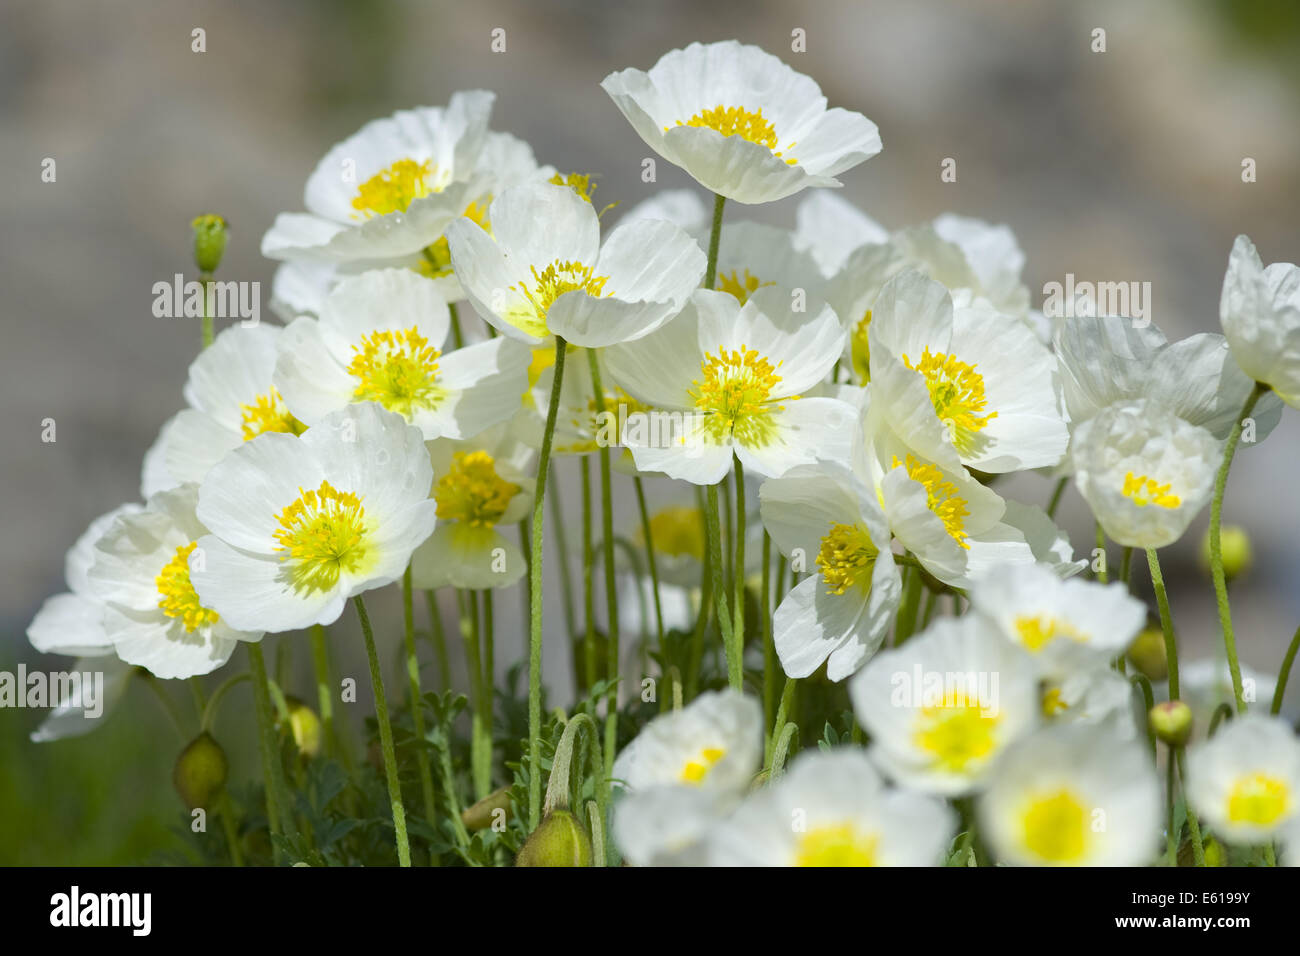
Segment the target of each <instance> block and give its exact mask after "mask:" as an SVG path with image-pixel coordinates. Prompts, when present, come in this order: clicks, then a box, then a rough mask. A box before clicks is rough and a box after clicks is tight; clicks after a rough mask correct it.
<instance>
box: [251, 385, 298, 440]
mask: <svg viewBox="0 0 1300 956" xmlns="http://www.w3.org/2000/svg"><path fill="white" fill-rule="evenodd" d="M239 410H240V419H241V422H242V424H241V426H240V428H241V430H242V431H243V435H244V441H248V440H249V439H250V438H256V437H257V436H258V435H262V434H265V433H266V432H285V433H287V434H290V435H301V434H302V433H303V432H305V431H306V430H307V426H306V425H304V424H303V423H302V422H300V421H298V419H296V418H294V417H293V415H291V414H290V413H289V409H288V408H286V407H285V404H284V399H283V398H282V397H281V396H280V390H279V389H278V388H276V387H275V386H274V385H272V386H271V390H270V391H269V392H267V393H266V394H265V395H259V396H257V398H256V399H254V400H253V404H251V405H240V406H239Z"/></svg>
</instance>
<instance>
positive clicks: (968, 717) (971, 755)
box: [915, 691, 1001, 773]
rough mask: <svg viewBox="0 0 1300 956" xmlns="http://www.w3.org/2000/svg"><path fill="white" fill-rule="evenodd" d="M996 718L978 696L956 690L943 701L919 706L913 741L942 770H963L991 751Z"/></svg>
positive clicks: (955, 771)
mask: <svg viewBox="0 0 1300 956" xmlns="http://www.w3.org/2000/svg"><path fill="white" fill-rule="evenodd" d="M999 720H1001V718H1000V717H999V715H998V714H997V713H995V712H991V711H990V710H989V709H988V708H986V707H985V706H984V704H983V703H982V702H981V701H980V700H979V699H978V698H971V697H967V696H966V694H965V693H963V692H961V691H957V692H956V693H954V694H953V695H952V697H951V698H950V699H948V700H945V701H944V702H943V703H942V704H936V705H932V706H929V707H924V708H922V709H921V712H920V714H919V716H918V720H917V728H916V735H915V741H916V745H917V746H918V747H919V748H920V749H922V750H924V751H925V752H927V753H928V754H930V755H931V756H932V757H933V758H934V762H935V763H936V764H938V765H939V767H941V768H943V769H944V770H949V771H952V772H954V773H965V772H967V770H968V769H969V765H970V764H971V763H973V762H975V761H979V760H982V759H984V758H986V757H988V756H990V755H991V754H992V753H993V749H994V747H996V746H997V738H996V737H995V735H994V731H995V730H996V729H997V725H998V722H999Z"/></svg>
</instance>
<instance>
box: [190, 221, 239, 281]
mask: <svg viewBox="0 0 1300 956" xmlns="http://www.w3.org/2000/svg"><path fill="white" fill-rule="evenodd" d="M190 226H191V227H193V229H194V264H195V265H197V266H198V267H199V271H200V272H208V273H212V272H216V271H217V266H219V265H221V257H222V256H224V255H225V254H226V240H227V239H229V238H230V228H229V226H227V225H226V220H225V219H224V218H222V217H221V216H216V215H212V214H211V213H209V214H207V215H203V216H197V217H195V219H194V221H193V222H191V223H190Z"/></svg>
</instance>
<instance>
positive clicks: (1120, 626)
mask: <svg viewBox="0 0 1300 956" xmlns="http://www.w3.org/2000/svg"><path fill="white" fill-rule="evenodd" d="M970 600H971V606H972V607H973V608H974V609H975V610H976V611H979V612H980V613H981V614H983V615H984V616H985V617H987V618H988V619H989V620H991V621H993V622H994V623H995V624H996V625H997V626H998V628H999V630H1001V632H1002V633H1003V635H1005V636H1006V638H1007V639H1008V640H1009V641H1011V642H1012V643H1014V644H1016V645H1017V646H1019V647H1023V648H1024V649H1025V650H1026V651H1028V652H1029V654H1030V655H1031V656H1032V657H1034V659H1035V660H1036V661H1037V662H1038V663H1039V665H1040V667H1041V669H1042V673H1043V674H1045V675H1048V676H1052V677H1058V678H1059V677H1064V676H1066V675H1067V674H1070V673H1072V672H1074V671H1076V670H1079V669H1081V668H1086V667H1089V666H1095V665H1102V666H1104V665H1105V664H1106V663H1108V662H1109V661H1111V660H1113V659H1114V658H1115V657H1116V656H1117V655H1120V654H1123V653H1124V650H1125V649H1126V648H1127V647H1128V645H1129V644H1130V643H1131V642H1132V641H1133V638H1135V637H1137V634H1138V632H1139V631H1140V630H1142V626H1143V625H1144V624H1145V623H1146V618H1147V608H1146V605H1145V604H1143V603H1142V602H1141V601H1139V600H1137V598H1135V597H1133V596H1132V595H1131V594H1129V592H1128V588H1127V587H1126V586H1125V585H1123V584H1121V583H1119V582H1115V583H1113V584H1100V583H1098V582H1095V581H1085V580H1083V579H1074V580H1070V581H1063V580H1061V578H1060V577H1059V576H1058V575H1057V574H1056V573H1055V572H1054V571H1052V570H1051V569H1049V568H1047V567H1045V566H1043V565H1039V564H1025V565H1013V566H1010V567H1005V568H1002V569H1000V570H998V571H995V572H992V573H989V574H987V575H985V576H984V577H982V578H981V579H980V580H979V581H978V582H977V584H976V586H975V587H973V588H972V589H971V592H970Z"/></svg>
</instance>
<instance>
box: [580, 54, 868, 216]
mask: <svg viewBox="0 0 1300 956" xmlns="http://www.w3.org/2000/svg"><path fill="white" fill-rule="evenodd" d="M600 85H601V86H602V87H603V88H604V90H605V92H606V93H608V94H609V95H610V98H611V99H613V101H614V103H615V105H616V106H618V108H619V110H620V111H621V112H622V113H623V115H624V116H625V117H626V118H627V121H628V122H629V123H631V124H632V128H633V129H635V130H636V131H637V133H638V134H639V135H640V136H641V138H642V139H643V140H645V142H646V145H648V146H649V147H650V148H651V149H653V150H654V151H655V152H656V153H658V154H659V155H660V156H662V157H664V158H665V159H667V160H668V161H669V162H670V163H673V164H674V165H677V166H680V167H681V168H682V169H684V170H686V172H687V173H688V174H690V175H691V176H692V177H693V178H694V179H695V181H696V182H698V183H699V184H700V185H701V186H704V187H705V188H706V189H709V190H711V191H712V192H715V193H717V194H719V195H721V196H725V197H726V198H728V199H734V200H736V201H737V202H742V203H763V202H773V201H775V200H777V199H784V198H785V197H786V196H790V195H792V194H794V193H796V192H798V191H800V190H801V189H804V188H806V187H808V186H839V185H840V183H839V181H838V180H837V179H836V178H835V177H836V176H838V175H839V174H840V173H842V172H845V171H846V170H849V169H852V168H853V167H854V166H856V165H858V164H859V163H861V162H863V161H864V160H867V159H870V158H871V157H872V156H874V155H876V153H878V152H880V133H879V131H878V130H877V129H876V125H875V124H874V123H872V122H871V120H869V119H867V118H866V117H865V116H863V115H862V114H861V113H854V112H851V111H849V110H844V109H839V108H836V109H827V108H826V97H824V96H822V92H821V89H820V88H819V87H818V86H817V84H816V83H815V82H813V80H811V79H810V78H809V77H807V76H804V75H803V74H801V73H796V72H795V71H794V70H792V69H791V68H790V67H789V66H787V65H786V64H784V63H782V62H781V61H780V60H779V59H777V58H776V57H774V56H772V55H771V54H770V53H766V52H764V51H763V50H760V49H759V48H758V47H755V46H747V45H742V44H740V43H737V42H736V41H735V40H728V41H725V42H722V43H710V44H707V45H706V44H701V43H692V44H691V45H690V46H688V47H686V49H684V50H672V51H670V52H668V53H665V54H664V55H663V56H662V57H660V58H659V62H657V63H656V64H655V65H654V66H652V67H651V68H650V70H649V72H642V71H641V70H635V69H626V70H622V71H620V72H618V73H611V74H610V75H609V76H607V77H605V79H604V80H603V81H601V84H600Z"/></svg>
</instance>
